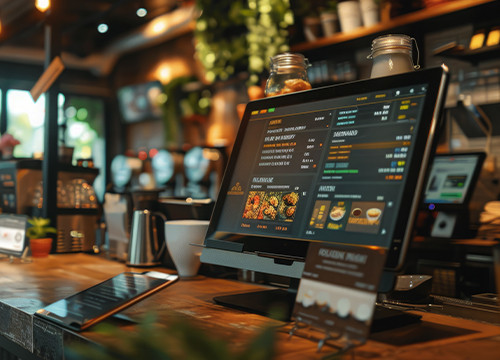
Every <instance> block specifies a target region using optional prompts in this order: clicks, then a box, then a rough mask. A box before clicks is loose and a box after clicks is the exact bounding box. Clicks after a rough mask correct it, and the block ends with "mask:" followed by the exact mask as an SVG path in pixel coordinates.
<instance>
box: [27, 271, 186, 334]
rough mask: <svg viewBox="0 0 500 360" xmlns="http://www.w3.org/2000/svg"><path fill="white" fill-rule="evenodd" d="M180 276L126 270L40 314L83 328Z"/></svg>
mask: <svg viewBox="0 0 500 360" xmlns="http://www.w3.org/2000/svg"><path fill="white" fill-rule="evenodd" d="M177 278H178V277H177V275H169V274H164V273H161V272H156V271H148V272H144V273H134V272H124V273H121V274H119V275H117V276H115V277H113V278H111V279H108V280H106V281H103V282H101V283H99V284H97V285H95V286H92V287H90V288H88V289H86V290H83V291H81V292H79V293H77V294H75V295H71V296H69V297H67V298H65V299H62V300H59V301H57V302H55V303H52V304H50V305H48V306H46V307H45V308H43V309H40V310H38V311H37V312H36V314H37V315H38V316H41V317H43V318H46V319H49V320H51V321H53V322H56V323H58V324H60V325H63V326H66V327H68V328H70V329H72V330H77V331H81V330H84V329H86V328H88V327H89V326H91V325H93V324H95V323H97V322H99V321H101V320H103V319H105V318H107V317H109V316H111V315H113V314H115V313H117V312H119V311H121V310H123V309H125V308H126V307H128V306H130V305H133V304H135V303H136V302H138V301H140V300H142V299H144V298H145V297H147V296H149V295H151V294H153V293H155V292H156V291H158V290H161V289H163V288H164V287H166V286H168V285H169V284H171V283H172V282H174V281H175V280H177Z"/></svg>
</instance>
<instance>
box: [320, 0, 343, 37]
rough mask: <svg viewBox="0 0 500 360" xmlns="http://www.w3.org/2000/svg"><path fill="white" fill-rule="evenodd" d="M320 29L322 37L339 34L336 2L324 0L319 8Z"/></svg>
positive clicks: (334, 0) (335, 0)
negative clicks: (321, 29)
mask: <svg viewBox="0 0 500 360" xmlns="http://www.w3.org/2000/svg"><path fill="white" fill-rule="evenodd" d="M319 16H320V19H321V27H322V28H323V35H324V36H332V35H333V34H335V33H337V32H339V18H338V15H337V0H326V1H325V2H324V3H323V4H322V5H321V7H320V15H319Z"/></svg>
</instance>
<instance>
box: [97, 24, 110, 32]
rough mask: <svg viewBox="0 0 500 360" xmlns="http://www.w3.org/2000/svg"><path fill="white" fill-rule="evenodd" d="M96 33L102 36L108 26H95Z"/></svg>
mask: <svg viewBox="0 0 500 360" xmlns="http://www.w3.org/2000/svg"><path fill="white" fill-rule="evenodd" d="M97 31H99V32H100V33H101V34H104V33H105V32H107V31H108V24H104V23H102V24H99V25H98V26H97Z"/></svg>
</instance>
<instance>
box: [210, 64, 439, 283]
mask: <svg viewBox="0 0 500 360" xmlns="http://www.w3.org/2000/svg"><path fill="white" fill-rule="evenodd" d="M446 78H447V76H446V71H445V70H443V69H441V68H435V69H429V70H423V71H420V72H415V73H408V74H403V75H396V76H391V77H387V78H381V79H370V80H362V81H356V82H352V83H346V84H341V85H336V86H331V87H324V88H319V89H313V90H309V91H303V92H298V93H293V94H289V95H283V96H277V97H271V98H266V99H262V100H258V101H254V102H251V103H249V104H248V105H247V108H246V111H245V114H244V117H243V120H242V123H241V126H240V129H239V132H238V136H237V139H236V142H235V146H234V148H233V152H232V154H231V159H230V162H229V164H228V166H227V169H226V173H225V176H224V180H223V184H222V186H221V189H220V192H219V197H218V199H217V202H216V205H215V209H214V212H213V214H212V218H211V223H210V226H209V229H208V232H207V236H206V239H205V248H204V249H203V252H202V257H201V260H202V261H203V262H206V263H213V264H219V265H226V266H229V267H236V268H244V269H250V270H255V271H260V272H265V273H272V274H277V275H285V276H290V277H292V278H300V276H301V274H302V270H303V264H304V263H303V262H304V258H305V255H306V252H307V247H308V244H309V243H310V242H312V241H324V242H334V243H339V244H349V245H358V246H359V245H361V246H375V247H379V248H384V249H387V253H388V256H387V264H386V265H387V267H388V268H392V269H397V268H399V267H400V266H401V264H402V261H403V257H404V254H405V250H406V248H407V246H408V242H409V238H410V235H411V224H412V222H413V218H414V216H415V214H416V211H417V208H418V202H419V200H420V198H419V197H420V193H421V190H422V188H423V179H424V177H425V168H426V166H427V161H428V159H429V157H430V154H431V153H432V151H433V148H434V145H435V144H434V143H435V141H434V138H435V137H434V132H435V127H436V124H437V120H438V117H439V112H440V108H441V102H442V98H443V92H444V91H445V88H446Z"/></svg>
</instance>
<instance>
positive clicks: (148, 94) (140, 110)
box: [117, 81, 163, 123]
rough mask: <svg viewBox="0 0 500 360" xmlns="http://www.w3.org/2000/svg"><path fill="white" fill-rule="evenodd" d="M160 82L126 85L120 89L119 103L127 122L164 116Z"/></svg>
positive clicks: (124, 119) (118, 94)
mask: <svg viewBox="0 0 500 360" xmlns="http://www.w3.org/2000/svg"><path fill="white" fill-rule="evenodd" d="M162 94H163V88H162V85H161V83H160V82H158V81H152V82H148V83H145V84H136V85H129V86H124V87H122V88H120V89H119V90H118V93H117V96H118V104H119V106H120V112H121V115H122V118H123V121H124V122H125V123H135V122H140V121H145V120H154V119H159V118H161V116H162V109H161V101H162V100H161V96H162Z"/></svg>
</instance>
